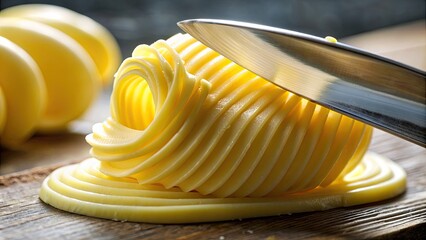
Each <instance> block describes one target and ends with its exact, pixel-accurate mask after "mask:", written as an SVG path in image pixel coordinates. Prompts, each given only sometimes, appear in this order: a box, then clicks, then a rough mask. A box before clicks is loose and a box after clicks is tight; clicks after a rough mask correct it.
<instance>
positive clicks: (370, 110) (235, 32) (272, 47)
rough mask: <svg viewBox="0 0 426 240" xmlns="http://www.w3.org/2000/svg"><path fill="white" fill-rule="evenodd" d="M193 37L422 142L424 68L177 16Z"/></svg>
mask: <svg viewBox="0 0 426 240" xmlns="http://www.w3.org/2000/svg"><path fill="white" fill-rule="evenodd" d="M178 26H179V27H180V28H181V29H182V30H184V31H185V32H187V33H189V34H190V35H191V36H193V37H194V38H196V39H197V40H199V41H200V42H202V43H203V44H205V45H206V46H208V47H210V48H211V49H213V50H215V51H217V52H218V53H220V54H221V55H223V56H225V57H227V58H229V59H230V60H232V61H234V62H235V63H237V64H238V65H240V66H242V67H243V68H246V69H248V70H250V71H252V72H254V73H255V74H257V75H259V76H261V77H263V78H264V79H266V80H268V81H270V82H272V83H274V84H275V85H277V86H279V87H281V88H283V89H285V90H288V91H291V92H293V93H295V94H298V95H301V96H303V97H305V98H307V99H309V100H311V101H313V102H315V103H317V104H320V105H322V106H324V107H327V108H329V109H332V110H334V111H336V112H339V113H342V114H344V115H347V116H349V117H352V118H355V119H357V120H359V121H362V122H364V123H367V124H369V125H372V126H374V127H376V128H379V129H382V130H384V131H386V132H389V133H391V134H394V135H396V136H399V137H401V138H404V139H406V140H408V141H411V142H413V143H416V144H418V145H420V146H422V147H426V105H425V103H426V99H425V95H426V84H425V82H426V80H425V79H426V73H425V72H424V71H421V70H419V69H416V68H413V67H410V66H407V65H404V64H402V63H399V62H396V61H393V60H390V59H387V58H384V57H381V56H378V55H375V54H372V53H369V52H366V51H363V50H361V49H357V48H354V47H351V46H349V45H345V44H342V43H333V42H330V41H327V40H325V39H323V38H319V37H315V36H312V35H308V34H303V33H299V32H295V31H290V30H285V29H281V28H275V27H270V26H265V25H259V24H253V23H246V22H237V21H229V20H217V19H191V20H185V21H181V22H178Z"/></svg>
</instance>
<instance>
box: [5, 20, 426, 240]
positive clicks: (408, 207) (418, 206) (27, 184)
mask: <svg viewBox="0 0 426 240" xmlns="http://www.w3.org/2000/svg"><path fill="white" fill-rule="evenodd" d="M424 26H425V22H424V21H421V22H417V23H413V24H410V25H405V26H402V27H397V28H393V29H387V30H384V31H378V32H375V33H370V34H367V35H361V36H358V37H353V38H351V39H348V42H351V43H352V44H354V45H357V46H360V47H364V48H366V49H369V50H370V51H376V52H380V53H382V54H383V55H386V56H389V57H392V58H394V59H397V60H401V61H404V62H406V63H408V64H411V65H414V66H417V67H419V68H422V69H426V61H425V58H426V56H425V54H424V53H425V52H426V47H425V44H426V39H425V38H426V33H425V31H426V30H425V28H424ZM401 33H404V35H401ZM392 36H393V37H392ZM395 36H398V37H395ZM402 36H405V38H403V39H401V38H402ZM407 36H408V37H407ZM413 36H414V37H413ZM380 39H381V40H380ZM398 39H399V40H398ZM409 39H410V41H411V40H412V43H410V44H411V45H410V46H411V47H410V46H407V45H405V47H402V48H401V47H397V45H393V44H394V43H395V42H396V43H397V42H399V44H400V45H401V44H407V41H408V40H409ZM388 40H389V46H390V48H391V49H393V50H389V48H384V47H383V46H384V45H387V44H377V45H376V47H374V46H375V45H374V44H375V42H377V43H380V42H381V43H388ZM396 43H395V44H396ZM400 45H398V46H400ZM395 49H396V50H395ZM404 49H405V51H404ZM413 49H414V50H413ZM419 49H420V50H419ZM419 51H423V52H419ZM416 59H417V60H416ZM410 61H411V62H410ZM108 96H109V92H108V91H106V92H105V93H104V95H103V96H101V98H100V99H99V101H98V102H97V103H96V104H95V106H94V107H93V109H92V110H91V111H90V112H89V113H88V115H86V116H85V117H84V118H82V120H80V121H78V122H76V124H75V125H74V126H73V128H72V130H71V131H70V132H68V133H64V134H60V135H54V136H35V137H33V138H32V139H31V140H30V141H29V142H27V143H26V144H24V145H22V146H20V147H19V148H17V149H15V150H4V149H3V150H1V152H0V154H1V155H0V159H1V161H0V164H1V165H0V175H1V176H0V239H59V238H65V239H89V238H90V239H120V238H123V239H141V238H143V239H242V238H244V239H269V240H272V239H300V238H314V239H330V238H336V239H342V238H350V239H364V238H378V239H395V238H402V237H406V238H410V239H425V236H426V235H425V234H426V149H424V148H422V147H419V146H417V145H414V144H412V143H409V142H406V141H404V140H401V139H399V138H397V137H394V136H392V135H389V134H387V133H384V132H382V131H379V130H377V131H375V133H374V136H373V142H372V144H371V146H370V150H372V151H375V152H377V153H379V154H382V155H384V156H386V157H388V158H390V159H392V160H394V161H395V162H397V163H398V164H400V165H401V166H402V167H403V168H404V169H405V170H406V171H407V173H408V188H407V191H406V193H404V194H403V195H401V196H399V197H396V198H394V199H390V200H387V201H382V202H378V203H372V204H366V205H362V206H356V207H349V208H339V209H333V210H328V211H323V212H311V213H301V214H293V215H285V216H277V217H268V218H258V219H247V220H241V221H228V222H218V223H204V224H187V225H156V224H144V223H131V222H114V221H110V220H103V219H97V218H91V217H85V216H79V215H75V214H70V213H67V212H63V211H60V210H57V209H54V208H52V207H50V206H47V205H45V204H43V203H42V202H41V201H40V200H39V199H38V190H39V188H40V184H41V181H42V180H43V179H44V177H46V176H47V175H48V174H49V173H50V172H51V171H52V170H53V169H55V168H57V167H59V166H63V165H66V164H69V163H72V162H78V161H81V160H83V159H85V158H86V157H88V156H89V155H88V149H89V146H88V145H87V144H86V143H85V141H84V136H85V135H86V134H87V133H88V132H90V126H91V125H92V123H93V122H97V121H100V120H102V119H104V118H105V116H107V115H108Z"/></svg>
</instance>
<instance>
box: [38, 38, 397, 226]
mask: <svg viewBox="0 0 426 240" xmlns="http://www.w3.org/2000/svg"><path fill="white" fill-rule="evenodd" d="M371 133H372V128H371V127H370V126H367V125H365V124H363V123H361V122H358V121H356V120H354V119H351V118H348V117H346V116H342V115H340V114H338V113H336V112H333V111H331V110H329V109H326V108H323V107H321V106H319V105H316V104H314V103H312V102H310V101H308V100H305V99H303V98H301V97H299V96H296V95H294V94H292V93H290V92H287V91H284V90H282V89H280V88H277V87H276V86H275V85H273V84H271V83H269V82H267V81H265V80H264V79H262V78H260V77H259V76H256V75H254V74H253V73H251V72H249V71H247V70H245V69H243V68H241V67H239V66H238V65H236V64H235V63H233V62H231V61H230V60H228V59H226V58H224V57H223V56H220V55H219V54H217V53H216V52H214V51H212V50H211V49H209V48H207V47H205V46H204V45H202V44H201V43H199V42H197V41H196V40H194V39H193V38H192V37H190V36H189V35H182V34H178V35H175V36H173V37H172V38H170V39H168V40H167V41H157V42H155V43H154V44H152V45H151V46H148V45H141V46H138V47H137V48H136V49H135V50H134V52H133V55H132V57H131V58H128V59H126V60H125V61H124V62H123V63H122V65H121V67H120V68H119V70H118V72H117V74H116V78H115V82H114V91H113V93H112V96H111V117H110V118H108V119H106V120H105V121H104V122H102V123H98V124H96V125H94V127H93V133H92V134H90V135H89V136H87V141H88V143H89V144H90V145H91V146H92V149H91V154H92V156H93V158H92V159H88V160H86V161H84V162H83V163H81V164H78V165H73V166H68V167H65V168H62V169H58V170H57V171H55V172H54V173H52V174H51V176H50V177H48V178H47V179H46V180H45V181H44V183H43V186H42V189H41V191H40V198H41V199H42V200H43V201H45V202H46V203H48V204H51V205H53V206H55V207H57V208H60V209H63V210H66V211H71V212H76V213H79V214H83V215H89V216H95V217H101V218H109V219H118V220H128V221H142V222H153V223H188V222H205V221H221V220H230V219H241V218H248V217H261V216H271V215H279V214H286V213H296V212H306V211H317V210H326V209H330V208H335V207H342V206H352V205H357V204H363V203H368V202H374V201H379V200H383V199H387V198H390V197H393V196H396V195H397V194H400V193H401V192H403V191H404V189H405V173H404V171H403V170H402V169H401V168H400V167H398V166H397V165H395V164H394V163H392V162H391V161H389V160H387V159H385V158H383V157H381V156H379V155H376V154H373V153H368V154H366V151H367V148H368V144H369V142H370V139H371Z"/></svg>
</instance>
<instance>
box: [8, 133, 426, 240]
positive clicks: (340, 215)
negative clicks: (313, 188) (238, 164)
mask: <svg viewBox="0 0 426 240" xmlns="http://www.w3.org/2000/svg"><path fill="white" fill-rule="evenodd" d="M40 141H42V140H40ZM371 150H373V151H375V152H377V153H380V154H382V155H384V156H387V157H389V158H391V159H393V160H394V161H395V162H397V163H398V164H400V165H401V166H402V167H403V168H404V169H405V170H406V171H407V173H408V188H407V191H406V193H404V194H403V195H401V196H399V197H396V198H394V199H391V200H388V201H383V202H379V203H373V204H368V205H363V206H357V207H350V208H339V209H333V210H328V211H323V212H312V213H302V214H293V215H285V216H279V217H269V218H259V219H247V220H241V221H228V222H219V223H208V224H207V223H206V224H188V225H156V224H144V223H131V222H114V221H110V220H103V219H97V218H92V217H85V216H79V215H76V214H71V213H67V212H63V211H60V210H56V209H54V208H53V207H50V206H47V205H45V204H44V203H42V202H41V201H40V200H39V199H38V190H39V188H40V184H41V181H42V180H43V178H44V177H45V176H46V175H47V174H48V173H49V172H50V171H52V170H53V169H54V168H56V167H58V166H60V165H63V164H62V163H58V164H56V165H54V166H52V167H39V168H35V169H31V170H27V171H24V172H20V173H13V174H8V175H4V176H2V177H0V185H1V186H0V199H1V200H0V212H1V214H0V239H59V238H60V237H65V238H66V239H89V238H90V239H120V238H125V239H141V238H143V239H242V238H244V239H301V238H315V239H330V238H337V239H341V238H351V239H365V238H379V239H395V238H402V237H409V238H410V239H423V238H422V237H424V236H426V235H423V234H425V233H426V232H425V229H426V150H425V149H424V148H421V147H419V146H416V145H414V144H411V143H408V142H406V141H404V140H400V139H398V138H396V137H393V136H391V135H389V134H387V133H383V132H380V131H376V132H375V135H374V140H373V143H372V145H371Z"/></svg>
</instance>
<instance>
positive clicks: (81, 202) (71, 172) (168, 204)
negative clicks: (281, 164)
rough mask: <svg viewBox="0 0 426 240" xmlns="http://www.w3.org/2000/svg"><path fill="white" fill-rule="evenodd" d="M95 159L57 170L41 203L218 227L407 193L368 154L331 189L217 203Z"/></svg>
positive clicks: (395, 174)
mask: <svg viewBox="0 0 426 240" xmlns="http://www.w3.org/2000/svg"><path fill="white" fill-rule="evenodd" d="M99 166H100V162H99V161H98V160H96V159H93V158H90V159H87V160H85V161H83V162H81V163H79V164H75V165H70V166H66V167H62V168H59V169H57V170H55V171H54V172H53V173H52V174H51V175H50V176H49V177H47V178H46V179H45V180H44V182H43V184H42V187H41V190H40V199H41V200H42V201H43V202H45V203H47V204H49V205H51V206H53V207H55V208H58V209H61V210H64V211H68V212H72V213H77V214H81V215H86V216H92V217H98V218H105V219H112V220H116V221H132V222H146V223H161V224H176V223H195V222H214V221H226V220H235V219H244V218H255V217H266V216H277V215H282V214H290V213H299V212H311V211H323V210H327V209H332V208H339V207H348V206H354V205H360V204H365V203H371V202H377V201H381V200H385V199H389V198H392V197H395V196H397V195H399V194H401V193H403V192H404V191H405V186H406V173H405V172H404V170H403V169H402V168H401V167H400V166H398V165H397V164H395V163H394V162H392V161H390V160H389V159H386V158H385V157H383V156H380V155H377V154H375V153H372V152H368V153H367V154H366V155H365V156H364V158H363V160H362V161H361V162H360V164H358V166H357V167H355V168H354V170H353V171H351V172H350V173H348V174H347V175H345V176H344V177H342V178H341V179H337V180H336V181H334V182H333V183H331V184H330V185H328V186H326V187H317V188H315V189H313V190H309V191H305V192H297V193H288V194H285V195H281V196H277V197H243V198H238V197H226V198H218V197H214V196H211V195H202V194H200V193H198V192H183V191H182V190H181V189H179V188H177V187H173V188H170V189H166V188H164V187H163V186H160V185H156V184H146V185H142V184H138V182H137V180H135V179H132V178H116V177H111V176H107V175H104V174H103V173H101V172H100V171H99Z"/></svg>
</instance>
